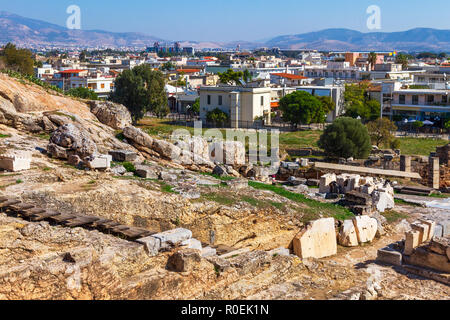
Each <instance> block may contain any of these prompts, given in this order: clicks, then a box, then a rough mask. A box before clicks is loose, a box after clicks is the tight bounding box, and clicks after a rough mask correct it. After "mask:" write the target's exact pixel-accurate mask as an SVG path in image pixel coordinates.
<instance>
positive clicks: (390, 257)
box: [377, 248, 402, 266]
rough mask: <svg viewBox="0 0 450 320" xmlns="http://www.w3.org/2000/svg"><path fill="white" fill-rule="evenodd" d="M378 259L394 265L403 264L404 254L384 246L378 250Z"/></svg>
mask: <svg viewBox="0 0 450 320" xmlns="http://www.w3.org/2000/svg"><path fill="white" fill-rule="evenodd" d="M377 261H381V262H384V263H387V264H392V265H394V266H401V265H402V254H401V253H400V252H398V251H395V250H393V249H391V248H383V249H380V250H378V254H377Z"/></svg>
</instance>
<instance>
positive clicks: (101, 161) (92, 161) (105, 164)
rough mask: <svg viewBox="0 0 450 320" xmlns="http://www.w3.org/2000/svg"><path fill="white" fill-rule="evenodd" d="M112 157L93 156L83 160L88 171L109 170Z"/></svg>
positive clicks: (103, 155)
mask: <svg viewBox="0 0 450 320" xmlns="http://www.w3.org/2000/svg"><path fill="white" fill-rule="evenodd" d="M111 161H112V156H110V155H105V154H101V155H93V156H89V157H87V158H86V159H85V162H86V164H87V166H88V167H89V168H90V169H109V168H111Z"/></svg>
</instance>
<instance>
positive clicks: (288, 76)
mask: <svg viewBox="0 0 450 320" xmlns="http://www.w3.org/2000/svg"><path fill="white" fill-rule="evenodd" d="M270 75H271V76H278V77H281V78H286V79H290V80H302V79H308V78H307V77H303V76H299V75H297V74H290V73H271V74H270Z"/></svg>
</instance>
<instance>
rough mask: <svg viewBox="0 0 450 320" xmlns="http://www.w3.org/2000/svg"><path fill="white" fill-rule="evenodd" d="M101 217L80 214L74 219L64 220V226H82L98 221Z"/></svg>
mask: <svg viewBox="0 0 450 320" xmlns="http://www.w3.org/2000/svg"><path fill="white" fill-rule="evenodd" d="M98 219H99V218H97V217H89V216H79V217H77V218H75V219H73V220H70V221H66V222H64V223H63V224H64V226H66V227H81V226H86V225H89V224H92V223H93V222H95V221H97V220H98Z"/></svg>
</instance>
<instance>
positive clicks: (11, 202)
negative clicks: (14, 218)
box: [0, 200, 21, 210]
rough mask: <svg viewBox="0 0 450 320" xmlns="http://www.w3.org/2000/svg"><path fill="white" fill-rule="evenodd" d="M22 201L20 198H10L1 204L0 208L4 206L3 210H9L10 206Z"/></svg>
mask: <svg viewBox="0 0 450 320" xmlns="http://www.w3.org/2000/svg"><path fill="white" fill-rule="evenodd" d="M20 202H21V201H20V200H9V201H6V202H4V203H2V204H0V208H2V209H3V210H7V209H9V207H10V206H13V205H16V204H18V203H20Z"/></svg>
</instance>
